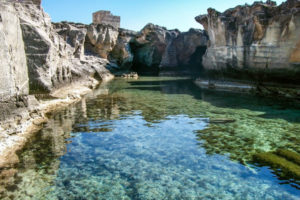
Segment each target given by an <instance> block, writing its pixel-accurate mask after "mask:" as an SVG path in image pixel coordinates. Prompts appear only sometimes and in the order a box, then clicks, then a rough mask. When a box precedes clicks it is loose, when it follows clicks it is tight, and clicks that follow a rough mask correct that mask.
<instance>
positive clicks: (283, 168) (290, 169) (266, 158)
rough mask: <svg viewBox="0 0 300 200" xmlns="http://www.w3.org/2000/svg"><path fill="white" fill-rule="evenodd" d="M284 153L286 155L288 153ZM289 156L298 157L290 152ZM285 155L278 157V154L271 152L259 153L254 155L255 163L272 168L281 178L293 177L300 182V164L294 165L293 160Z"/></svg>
mask: <svg viewBox="0 0 300 200" xmlns="http://www.w3.org/2000/svg"><path fill="white" fill-rule="evenodd" d="M281 152H282V151H281ZM284 152H285V153H286V151H284ZM289 154H293V155H297V154H296V153H294V152H290V153H289ZM289 154H288V155H289ZM285 155H286V154H281V155H276V153H271V152H265V153H257V154H255V155H254V161H256V162H259V163H260V164H262V165H269V166H271V168H272V169H274V170H275V172H276V173H277V174H278V175H279V176H281V177H292V178H294V179H296V180H300V166H299V164H298V163H294V162H293V160H290V157H289V156H285ZM297 157H299V155H297ZM279 169H280V170H279Z"/></svg>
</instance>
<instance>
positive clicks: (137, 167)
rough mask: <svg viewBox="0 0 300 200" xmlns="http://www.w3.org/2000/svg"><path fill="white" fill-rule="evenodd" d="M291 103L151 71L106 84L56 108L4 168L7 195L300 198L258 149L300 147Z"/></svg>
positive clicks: (299, 125)
mask: <svg viewBox="0 0 300 200" xmlns="http://www.w3.org/2000/svg"><path fill="white" fill-rule="evenodd" d="M299 132H300V109H299V108H297V106H296V104H294V103H293V102H290V103H288V102H283V101H281V100H278V99H267V98H259V97H254V96H250V95H245V94H237V93H229V92H216V91H206V90H201V89H199V88H197V87H196V86H194V84H193V83H192V81H191V80H187V79H182V78H164V77H156V78H153V77H146V78H140V79H139V80H121V79H117V80H114V81H112V82H110V83H107V84H102V85H101V86H100V87H99V89H97V90H96V91H95V92H94V93H93V94H90V95H88V96H87V97H86V98H85V99H83V101H82V102H80V103H78V104H76V105H72V106H70V107H69V108H66V109H64V110H62V111H58V112H56V113H53V114H52V116H51V120H50V121H49V123H47V124H46V125H45V127H44V128H43V129H42V130H41V131H40V132H38V133H37V134H36V135H35V137H33V138H32V139H31V141H29V142H28V144H27V145H26V147H25V148H24V150H22V151H21V152H19V153H18V155H19V159H20V163H19V164H18V165H17V166H14V167H13V168H8V169H2V171H0V174H1V175H0V198H1V199H299V198H300V190H299V181H298V180H296V179H295V178H294V177H293V176H284V177H282V176H281V175H280V172H279V171H278V170H276V169H274V168H271V167H270V166H268V165H264V164H262V163H256V162H255V161H254V160H253V155H256V154H257V153H260V152H273V151H276V150H277V149H286V150H289V151H292V152H295V153H300V149H299V148H300V147H299V143H300V135H299Z"/></svg>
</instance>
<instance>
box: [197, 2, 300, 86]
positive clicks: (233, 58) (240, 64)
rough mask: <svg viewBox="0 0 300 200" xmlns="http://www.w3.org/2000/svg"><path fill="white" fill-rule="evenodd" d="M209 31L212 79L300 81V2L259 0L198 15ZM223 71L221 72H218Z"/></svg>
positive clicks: (208, 60) (208, 61)
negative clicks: (264, 1)
mask: <svg viewBox="0 0 300 200" xmlns="http://www.w3.org/2000/svg"><path fill="white" fill-rule="evenodd" d="M196 21H198V22H199V23H201V24H202V25H203V26H204V28H205V30H206V31H207V33H208V35H209V46H208V49H207V52H206V54H205V56H204V57H203V66H204V68H205V69H206V71H207V75H208V76H209V77H210V78H212V77H214V78H220V77H222V78H233V79H237V80H243V79H245V80H250V81H252V82H257V83H266V82H275V83H280V84H286V83H290V84H300V78H299V77H300V76H299V75H300V71H299V69H300V68H299V66H300V50H299V48H300V45H299V44H300V37H299V35H300V1H299V0H288V1H286V2H284V3H282V4H281V5H280V6H276V3H275V2H272V1H267V2H266V3H262V2H255V3H254V4H253V5H251V6H250V5H245V6H237V7H235V8H232V9H228V10H226V11H225V12H223V13H220V12H218V11H216V10H214V9H211V8H210V9H208V14H206V15H200V16H197V17H196ZM220 75H221V76H220Z"/></svg>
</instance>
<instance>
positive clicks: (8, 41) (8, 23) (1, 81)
mask: <svg viewBox="0 0 300 200" xmlns="http://www.w3.org/2000/svg"><path fill="white" fill-rule="evenodd" d="M28 92H29V85H28V72H27V63H26V55H25V51H24V42H23V38H22V30H21V26H20V20H19V18H18V16H17V11H16V9H15V7H14V6H13V5H12V4H2V3H1V4H0V101H5V100H8V99H10V98H12V97H14V96H19V95H26V94H28Z"/></svg>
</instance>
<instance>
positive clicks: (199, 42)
mask: <svg viewBox="0 0 300 200" xmlns="http://www.w3.org/2000/svg"><path fill="white" fill-rule="evenodd" d="M207 41H208V37H207V34H206V33H205V32H204V31H201V30H196V29H191V30H190V31H188V32H182V33H181V32H180V31H179V30H167V29H166V28H164V27H160V26H157V25H153V24H148V25H146V26H145V27H144V28H143V29H142V30H141V31H140V32H139V34H138V35H137V36H136V37H135V38H133V39H132V41H131V47H132V51H133V54H134V59H133V67H134V69H135V70H137V71H139V72H142V73H145V72H148V73H154V74H155V73H158V72H159V71H161V70H163V69H168V70H174V71H176V70H182V69H186V68H187V67H189V66H191V65H192V64H195V63H197V61H196V60H197V57H198V58H199V60H200V62H198V67H199V66H201V61H202V60H201V59H202V55H203V54H204V52H205V50H206V46H207ZM196 54H197V55H198V56H195V55H196ZM196 65H197V64H196Z"/></svg>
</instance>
